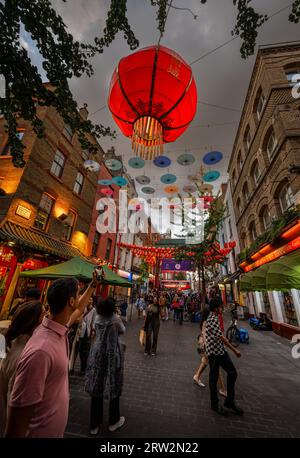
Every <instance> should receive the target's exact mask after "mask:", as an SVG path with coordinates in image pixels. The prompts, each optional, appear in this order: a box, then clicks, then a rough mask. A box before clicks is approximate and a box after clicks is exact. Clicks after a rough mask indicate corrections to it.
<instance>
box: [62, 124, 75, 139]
mask: <svg viewBox="0 0 300 458" xmlns="http://www.w3.org/2000/svg"><path fill="white" fill-rule="evenodd" d="M63 134H64V136H65V137H66V138H67V139H68V140H69V141H71V140H72V137H73V132H72V129H71V127H70V125H69V124H65V127H64V130H63Z"/></svg>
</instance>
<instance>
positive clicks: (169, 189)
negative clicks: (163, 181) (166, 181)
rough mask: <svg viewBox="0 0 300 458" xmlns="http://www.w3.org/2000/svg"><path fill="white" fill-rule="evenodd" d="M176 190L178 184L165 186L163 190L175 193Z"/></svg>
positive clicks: (177, 189)
mask: <svg viewBox="0 0 300 458" xmlns="http://www.w3.org/2000/svg"><path fill="white" fill-rule="evenodd" d="M178 191H179V188H178V186H174V185H173V186H167V187H166V188H165V192H166V193H167V194H175V193H177V192H178Z"/></svg>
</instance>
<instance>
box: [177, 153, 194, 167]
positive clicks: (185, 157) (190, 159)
mask: <svg viewBox="0 0 300 458" xmlns="http://www.w3.org/2000/svg"><path fill="white" fill-rule="evenodd" d="M177 162H178V164H180V165H184V166H186V165H191V164H193V163H194V162H195V157H194V156H193V155H192V154H181V156H179V157H178V159H177Z"/></svg>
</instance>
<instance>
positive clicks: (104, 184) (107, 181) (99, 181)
mask: <svg viewBox="0 0 300 458" xmlns="http://www.w3.org/2000/svg"><path fill="white" fill-rule="evenodd" d="M98 184H101V185H103V186H108V185H109V184H112V181H111V180H105V179H104V180H98Z"/></svg>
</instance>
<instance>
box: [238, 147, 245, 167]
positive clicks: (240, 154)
mask: <svg viewBox="0 0 300 458" xmlns="http://www.w3.org/2000/svg"><path fill="white" fill-rule="evenodd" d="M237 164H238V168H239V171H241V170H242V168H243V164H244V160H243V156H242V153H241V151H239V153H238V156H237Z"/></svg>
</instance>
